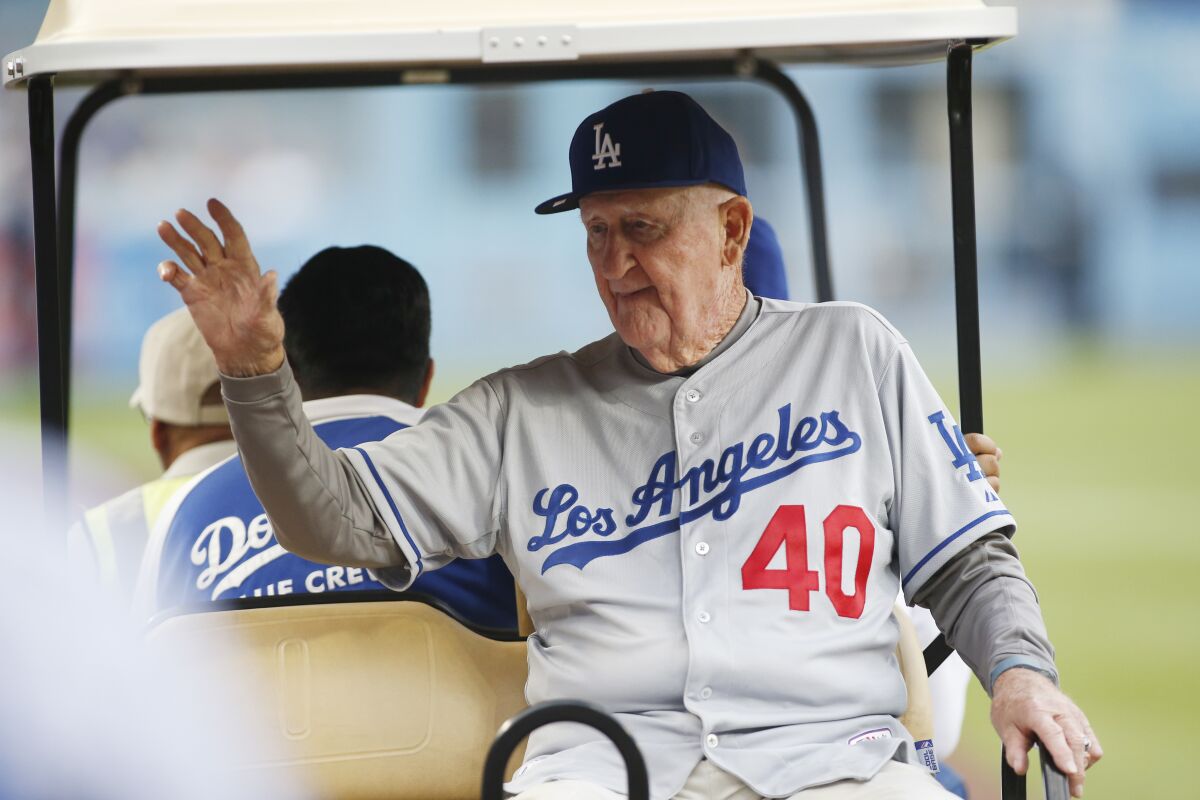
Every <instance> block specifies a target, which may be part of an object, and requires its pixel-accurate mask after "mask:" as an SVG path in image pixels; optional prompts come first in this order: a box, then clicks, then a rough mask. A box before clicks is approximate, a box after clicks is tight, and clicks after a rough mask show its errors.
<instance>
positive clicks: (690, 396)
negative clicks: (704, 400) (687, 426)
mask: <svg viewBox="0 0 1200 800" xmlns="http://www.w3.org/2000/svg"><path fill="white" fill-rule="evenodd" d="M683 396H684V397H686V398H687V401H688V402H689V403H699V402H700V398H701V397H704V395H702V394H700V392H699V391H697V390H696V389H688V390H687V391H686V392H684V393H683Z"/></svg>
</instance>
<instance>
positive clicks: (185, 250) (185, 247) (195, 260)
mask: <svg viewBox="0 0 1200 800" xmlns="http://www.w3.org/2000/svg"><path fill="white" fill-rule="evenodd" d="M156 230H157V231H158V238H160V239H162V240H163V243H164V244H166V246H167V247H169V248H171V249H172V250H174V251H175V255H177V256H179V258H180V260H181V261H183V263H184V264H187V267H188V269H190V270H191V271H192V272H199V271H200V270H202V269H204V267H205V264H204V258H203V257H202V256H201V255H200V251H199V250H197V249H196V246H195V245H193V244H192V243H191V242H189V241H188V240H187V239H185V238H184V237H183V234H181V233H180V232H179V231H177V230H175V226H174V225H172V224H171V223H169V222H167V221H166V220H165V219H164V220H163V221H162V222H160V223H158V228H157V229H156Z"/></svg>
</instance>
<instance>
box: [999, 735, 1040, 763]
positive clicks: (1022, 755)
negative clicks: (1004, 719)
mask: <svg viewBox="0 0 1200 800" xmlns="http://www.w3.org/2000/svg"><path fill="white" fill-rule="evenodd" d="M1000 741H1001V742H1003V743H1004V758H1005V759H1006V760H1007V761H1008V765H1009V766H1010V767H1012V768H1013V772H1015V773H1017V774H1018V775H1024V774H1025V773H1026V772H1027V771H1028V770H1029V748H1030V747H1032V746H1033V742H1032V741H1030V739H1029V737H1028V736H1026V735H1025V734H1023V733H1021V731H1020V730H1019V729H1017V728H1016V727H1013V726H1009V728H1008V730H1007V731H1006V732H1005V733H1003V734H1001V736H1000Z"/></svg>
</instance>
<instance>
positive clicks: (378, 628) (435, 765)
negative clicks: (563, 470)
mask: <svg viewBox="0 0 1200 800" xmlns="http://www.w3.org/2000/svg"><path fill="white" fill-rule="evenodd" d="M350 597H352V593H351V594H350V595H347V598H350ZM401 597H402V596H401ZM519 607H520V608H521V609H522V610H524V603H523V602H522V603H521V604H520V606H519ZM896 618H897V621H898V622H899V624H900V631H901V637H900V644H899V647H898V648H897V659H898V661H899V663H900V665H901V672H902V673H903V674H904V678H905V681H906V682H907V685H908V696H909V707H908V710H907V711H906V712H905V714H904V716H903V717H901V722H903V723H904V725H905V726H906V727H907V729H908V730H909V732H910V733H911V734H912V736H913V738H914V739H915V740H921V739H931V738H933V735H932V713H931V708H930V698H929V682H928V678H927V677H926V675H925V664H924V660H923V659H922V654H921V647H920V643H919V642H918V640H917V635H916V631H915V630H914V629H913V627H912V623H911V622H910V621H909V619H908V615H907V614H905V613H904V611H903V609H901V608H899V607H897V609H896ZM527 626H528V622H527V619H526V620H523V625H522V628H523V632H527V630H528V627H527ZM148 639H149V641H150V643H151V646H152V647H161V648H164V649H168V648H169V649H170V650H171V651H172V655H173V657H174V658H177V659H182V660H184V661H185V663H188V664H191V665H195V666H196V667H197V668H198V669H199V670H200V672H201V674H202V675H203V676H204V677H205V678H206V679H208V680H213V681H225V682H229V681H236V684H237V685H239V686H252V687H256V688H255V692H256V694H257V696H258V697H259V698H260V699H263V698H271V697H273V698H274V707H270V706H268V707H267V708H265V709H263V710H264V712H266V713H268V714H269V715H270V716H269V720H270V723H269V725H268V726H266V727H267V728H268V731H267V732H266V735H262V736H259V737H258V738H257V739H253V740H252V747H251V749H249V750H246V751H245V755H246V758H245V762H244V766H245V767H248V768H251V769H254V770H256V771H266V772H271V771H276V772H278V773H280V777H281V778H282V779H284V780H297V779H298V780H300V781H303V782H304V783H306V784H307V785H309V786H312V787H313V789H314V790H315V791H314V795H315V796H317V797H320V798H328V800H478V797H479V791H480V775H481V774H482V772H483V763H484V759H485V757H486V755H487V751H488V747H489V746H490V745H491V743H492V739H493V737H494V736H495V735H496V731H497V730H498V729H499V727H500V725H501V724H502V723H503V722H504V720H506V719H508V718H509V717H511V716H512V715H514V714H516V713H517V712H518V711H520V710H521V709H522V708H524V706H525V697H524V690H525V680H526V675H527V666H526V654H525V643H524V642H523V641H519V640H515V637H514V639H513V640H509V641H502V640H497V639H495V638H489V636H485V635H483V634H481V633H479V632H476V631H474V630H471V629H469V628H468V627H467V626H466V625H464V624H462V623H461V622H458V621H457V620H455V619H453V618H452V617H451V616H450V615H449V614H448V613H446V612H445V611H444V610H442V609H439V608H436V607H434V606H433V605H432V604H430V603H427V602H423V601H421V600H419V599H389V600H371V601H367V602H363V601H354V602H339V603H329V602H326V603H320V604H303V605H301V604H295V603H289V604H286V605H267V606H265V607H251V608H228V607H227V608H225V609H222V610H217V611H208V612H202V613H188V614H180V615H176V616H171V617H167V618H166V619H164V620H162V621H160V622H159V623H158V624H157V625H155V627H154V628H153V629H152V630H151V631H150V633H149V635H148ZM520 756H521V752H520V751H518V752H517V753H516V755H515V759H514V762H513V764H515V763H518V762H519V759H520ZM513 764H510V768H511V766H513Z"/></svg>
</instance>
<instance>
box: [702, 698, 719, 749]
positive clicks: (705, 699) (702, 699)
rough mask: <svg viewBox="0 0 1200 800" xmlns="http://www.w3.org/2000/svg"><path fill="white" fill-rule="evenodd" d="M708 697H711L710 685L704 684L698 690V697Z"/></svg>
mask: <svg viewBox="0 0 1200 800" xmlns="http://www.w3.org/2000/svg"><path fill="white" fill-rule="evenodd" d="M710 697H712V688H711V687H709V686H705V687H704V688H703V689H701V690H700V699H701V700H707V699H708V698H710ZM714 746H715V745H714Z"/></svg>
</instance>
